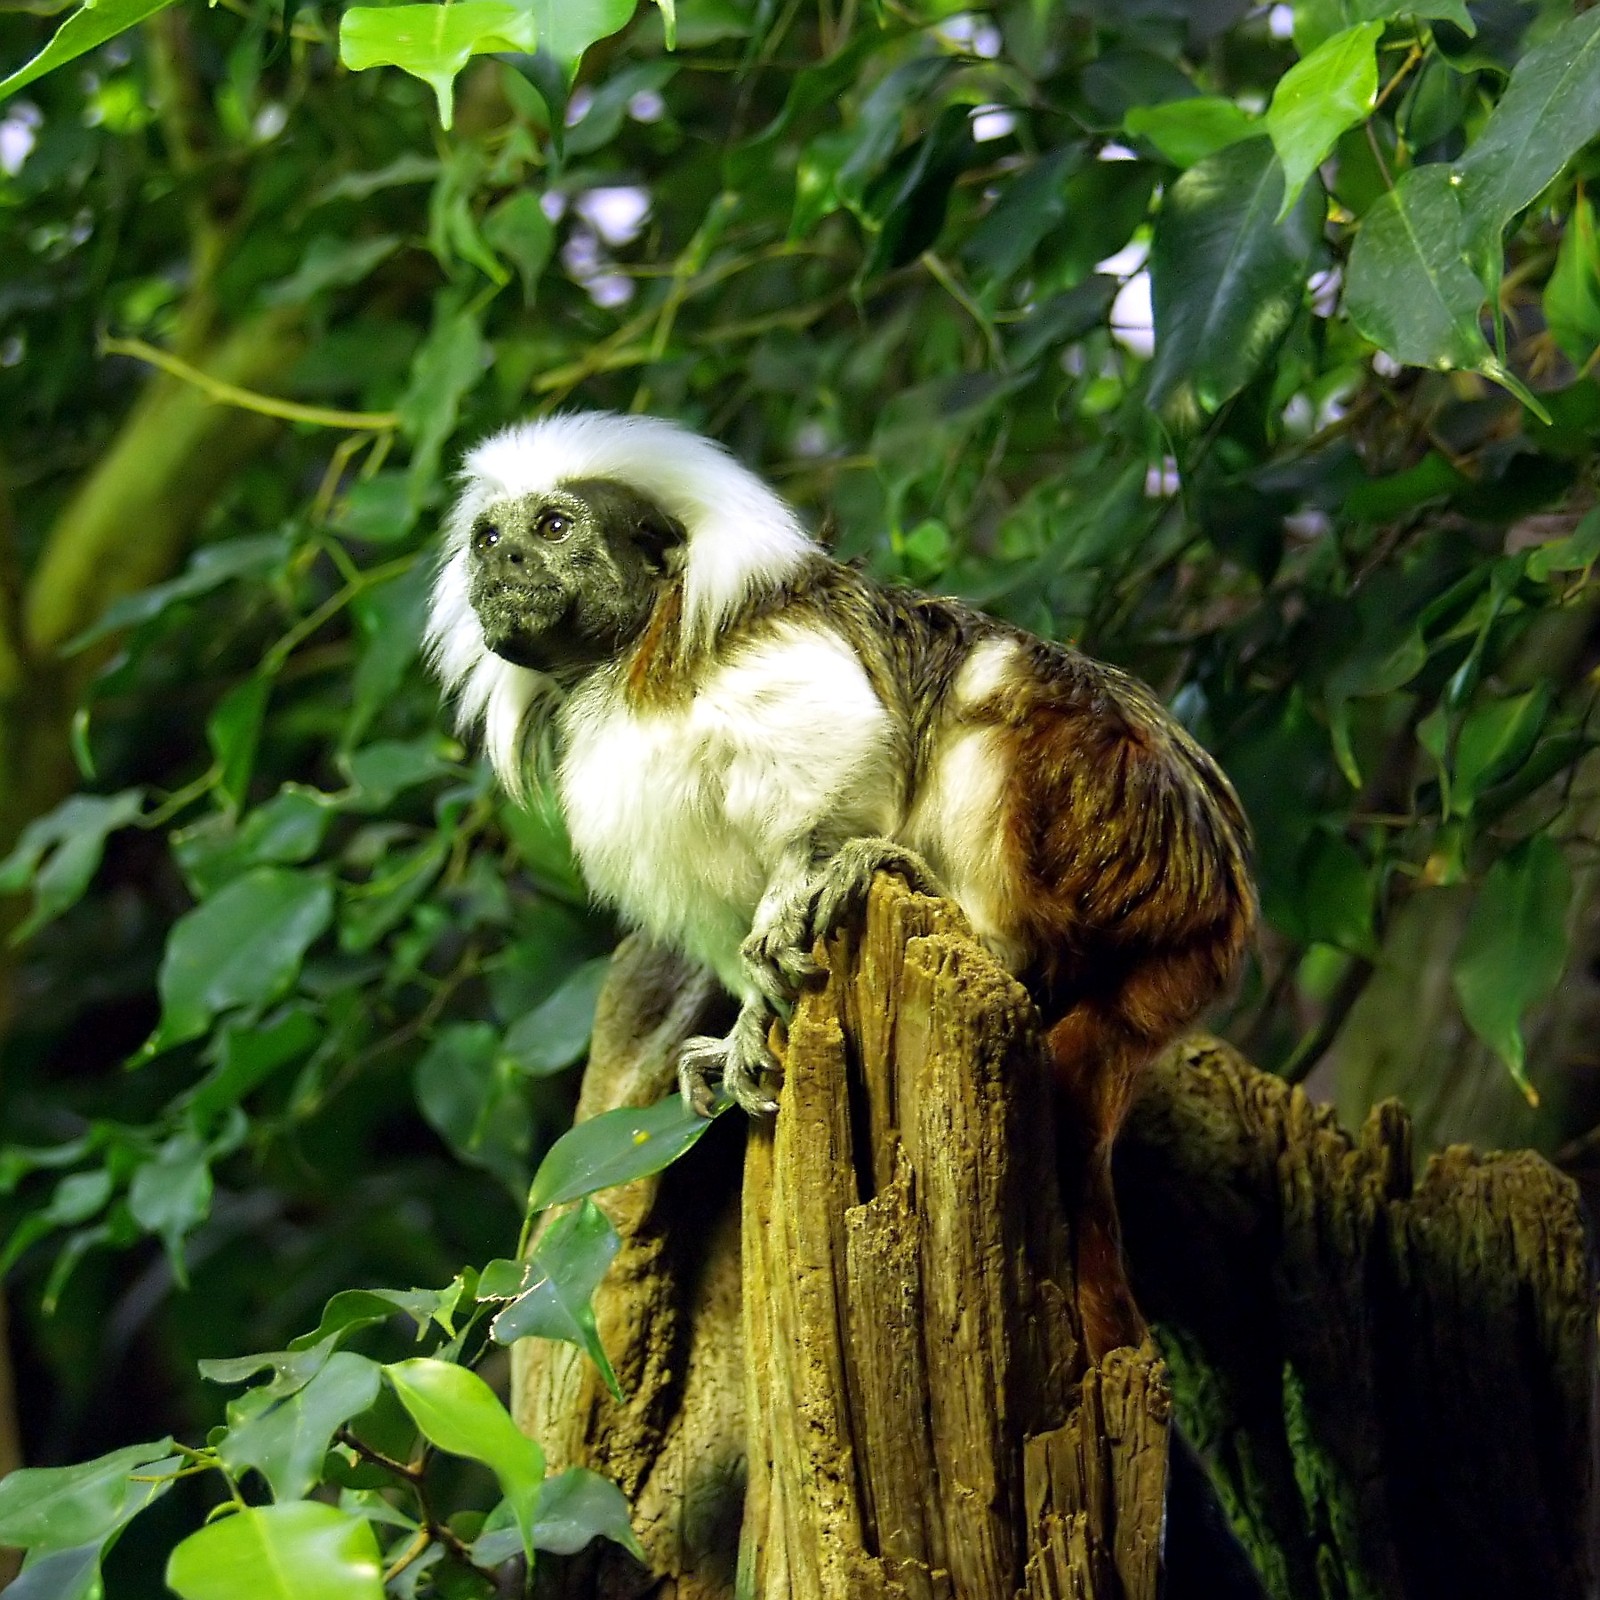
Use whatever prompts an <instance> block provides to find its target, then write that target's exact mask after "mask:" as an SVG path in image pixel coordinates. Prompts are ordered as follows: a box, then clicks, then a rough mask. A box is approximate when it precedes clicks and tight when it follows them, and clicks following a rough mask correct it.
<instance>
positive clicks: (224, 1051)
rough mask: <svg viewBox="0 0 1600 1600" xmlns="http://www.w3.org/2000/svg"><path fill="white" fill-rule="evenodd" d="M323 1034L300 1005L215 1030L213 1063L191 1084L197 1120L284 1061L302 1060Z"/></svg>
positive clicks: (214, 1113)
mask: <svg viewBox="0 0 1600 1600" xmlns="http://www.w3.org/2000/svg"><path fill="white" fill-rule="evenodd" d="M322 1037H323V1030H322V1027H321V1025H320V1023H318V1021H317V1019H316V1018H315V1017H314V1016H313V1015H312V1013H311V1012H310V1011H309V1010H308V1009H307V1008H306V1007H304V1006H289V1007H286V1008H285V1009H284V1010H283V1011H282V1012H281V1013H280V1014H279V1015H278V1016H276V1017H274V1018H273V1019H272V1020H271V1021H268V1022H266V1023H261V1024H257V1023H251V1024H250V1025H248V1026H246V1025H243V1024H238V1025H235V1026H233V1027H225V1028H222V1029H220V1030H219V1031H218V1036H217V1041H216V1044H215V1047H214V1049H215V1060H216V1065H215V1067H213V1068H212V1070H211V1071H210V1072H209V1073H207V1074H206V1076H205V1077H204V1078H202V1079H201V1080H200V1082H199V1083H198V1084H197V1085H196V1086H195V1089H194V1094H193V1097H192V1098H191V1099H190V1101H189V1108H190V1110H191V1112H192V1114H193V1116H194V1118H195V1120H196V1122H197V1123H198V1124H199V1125H200V1126H202V1127H203V1126H205V1125H206V1124H207V1123H209V1122H210V1121H211V1120H212V1119H213V1118H215V1117H218V1116H220V1115H221V1114H222V1113H223V1112H224V1111H226V1110H228V1109H229V1107H231V1106H236V1105H238V1104H239V1102H240V1101H241V1100H243V1099H244V1098H245V1096H246V1095H248V1094H250V1093H251V1092H252V1091H253V1090H254V1089H256V1088H258V1087H259V1086H260V1085H261V1084H263V1083H265V1082H266V1081H267V1079H268V1078H270V1077H272V1076H273V1074H274V1073H276V1072H278V1071H279V1070H280V1069H282V1068H283V1067H286V1066H289V1065H291V1064H292V1063H294V1062H296V1061H300V1060H303V1059H304V1058H305V1057H306V1056H308V1055H309V1054H310V1053H311V1051H312V1050H313V1049H314V1048H315V1047H316V1045H317V1044H318V1043H319V1042H320V1040H321V1039H322Z"/></svg>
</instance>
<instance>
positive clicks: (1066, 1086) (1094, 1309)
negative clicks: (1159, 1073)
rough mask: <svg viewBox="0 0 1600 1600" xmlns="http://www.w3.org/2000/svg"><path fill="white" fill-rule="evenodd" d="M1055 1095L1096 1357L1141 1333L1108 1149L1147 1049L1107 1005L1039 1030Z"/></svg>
mask: <svg viewBox="0 0 1600 1600" xmlns="http://www.w3.org/2000/svg"><path fill="white" fill-rule="evenodd" d="M1047 1042H1048V1045H1049V1049H1050V1054H1051V1057H1052V1058H1053V1060H1054V1063H1055V1069H1056V1082H1057V1085H1058V1088H1059V1091H1060V1099H1061V1178H1062V1187H1063V1191H1064V1194H1063V1199H1064V1201H1065V1204H1066V1206H1067V1210H1068V1214H1069V1216H1070V1217H1071V1219H1072V1225H1073V1230H1074V1238H1075V1243H1076V1256H1077V1269H1078V1310H1079V1315H1080V1316H1081V1318H1082V1321H1083V1331H1084V1338H1085V1340H1086V1342H1087V1344H1088V1347H1089V1356H1090V1359H1091V1360H1093V1361H1099V1360H1100V1359H1101V1357H1102V1356H1104V1355H1105V1354H1106V1353H1107V1352H1108V1351H1110V1350H1115V1349H1118V1348H1119V1347H1120V1346H1122V1345H1138V1344H1139V1343H1141V1342H1142V1341H1143V1339H1144V1335H1145V1322H1144V1318H1143V1317H1142V1316H1141V1315H1140V1314H1139V1308H1138V1306H1137V1305H1135V1304H1134V1299H1133V1291H1132V1290H1131V1289H1130V1288H1129V1286H1128V1272H1127V1266H1126V1263H1125V1262H1124V1260H1123V1255H1122V1228H1121V1225H1120V1223H1119V1222H1118V1220H1117V1200H1116V1195H1115V1193H1114V1192H1113V1190H1112V1185H1111V1149H1112V1145H1113V1144H1114V1143H1115V1142H1116V1137H1117V1131H1118V1129H1120V1128H1121V1126H1122V1120H1123V1118H1124V1117H1125V1116H1126V1115H1127V1112H1128V1107H1129V1105H1131V1104H1132V1101H1133V1092H1134V1088H1135V1086H1136V1084H1137V1082H1138V1076H1139V1071H1140V1069H1141V1068H1142V1067H1143V1066H1144V1063H1145V1061H1146V1059H1147V1058H1148V1057H1149V1055H1150V1053H1151V1047H1150V1045H1149V1043H1148V1042H1147V1041H1145V1040H1142V1039H1140V1038H1138V1037H1137V1035H1136V1034H1135V1033H1134V1032H1133V1031H1132V1030H1131V1029H1129V1028H1128V1026H1127V1025H1126V1023H1124V1022H1123V1021H1122V1020H1121V1018H1120V1017H1118V1016H1117V1014H1116V1013H1115V1011H1112V1010H1109V1009H1108V1008H1105V1007H1102V1006H1098V1005H1095V1004H1093V1003H1091V1002H1087V1001H1085V1002H1080V1003H1079V1004H1078V1005H1076V1006H1074V1007H1073V1008H1072V1009H1071V1010H1070V1011H1069V1012H1067V1014H1066V1015H1065V1016H1064V1017H1062V1018H1061V1020H1060V1021H1059V1022H1057V1023H1056V1024H1055V1026H1054V1027H1052V1028H1051V1029H1050V1032H1049V1034H1048V1035H1047Z"/></svg>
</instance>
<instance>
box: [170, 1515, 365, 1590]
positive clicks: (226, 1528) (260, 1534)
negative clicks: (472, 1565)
mask: <svg viewBox="0 0 1600 1600" xmlns="http://www.w3.org/2000/svg"><path fill="white" fill-rule="evenodd" d="M167 1586H168V1587H169V1588H170V1589H172V1590H173V1591H174V1592H175V1593H176V1594H177V1595H178V1596H179V1600H382V1597H383V1564H382V1561H381V1560H380V1558H379V1555H378V1541H377V1539H376V1538H375V1537H374V1536H373V1532H372V1526H371V1524H370V1523H368V1522H366V1521H365V1520H364V1519H362V1518H361V1517H356V1516H352V1515H351V1514H350V1513H349V1512H347V1511H341V1510H339V1509H338V1508H337V1507H335V1506H328V1505H322V1504H321V1503H319V1502H318V1501H315V1500H295V1501H291V1502H290V1503H289V1504H287V1505H279V1506H262V1507H259V1508H254V1507H253V1508H251V1509H249V1510H245V1511H236V1512H234V1513H233V1515H232V1516H227V1517H224V1518H222V1520H221V1521H219V1522H212V1523H208V1524H207V1525H206V1526H205V1527H204V1528H202V1529H201V1530H200V1531H199V1532H198V1533H192V1534H190V1535H189V1537H188V1538H187V1539H185V1540H184V1541H183V1543H182V1544H180V1545H179V1546H178V1547H177V1549H176V1550H174V1551H173V1552H172V1557H171V1559H170V1560H169V1561H168V1562H167Z"/></svg>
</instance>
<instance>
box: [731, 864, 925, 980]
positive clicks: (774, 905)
mask: <svg viewBox="0 0 1600 1600" xmlns="http://www.w3.org/2000/svg"><path fill="white" fill-rule="evenodd" d="M879 872H892V873H894V874H895V876H896V877H899V878H903V879H904V880H905V882H906V885H907V886H908V887H909V888H911V889H914V890H916V892H917V893H919V894H932V895H942V894H943V893H944V892H945V890H944V886H943V885H942V884H941V883H940V882H939V880H938V878H937V877H936V876H935V875H934V872H933V869H932V868H931V867H930V866H929V865H928V863H927V862H926V861H924V860H923V859H922V857H921V856H919V855H917V854H916V852H915V851H912V850H907V849H906V848H905V847H904V846H903V845H898V844H895V843H893V842H892V841H891V840H888V839H849V840H846V842H845V843H844V844H842V845H840V847H839V848H838V849H837V850H836V851H834V853H833V854H832V855H831V856H828V857H827V858H826V859H825V860H823V861H821V862H820V863H818V864H817V865H816V866H815V867H814V868H813V869H812V870H811V871H810V872H809V873H808V874H807V875H806V876H805V877H804V878H803V879H802V880H801V881H800V882H799V884H798V885H796V886H795V887H793V888H792V889H791V890H790V892H789V893H787V894H783V895H779V896H771V895H769V897H768V900H767V901H766V902H763V905H762V909H761V911H760V912H758V913H757V916H756V925H755V927H754V928H753V929H752V930H751V933H750V937H749V938H748V939H746V940H745V942H744V943H743V944H742V945H741V946H740V947H739V954H740V955H741V956H742V957H743V959H744V965H745V969H746V971H748V972H749V974H750V976H751V979H752V980H753V981H754V982H755V983H756V984H757V986H758V987H759V988H760V989H761V991H762V993H763V994H765V995H766V996H767V997H768V999H770V1000H772V1001H773V1002H774V1003H775V1004H776V1003H778V1002H780V1001H783V1000H790V999H793V997H794V996H795V994H796V993H798V991H799V989H800V985H801V984H802V983H803V982H804V981H805V979H807V978H809V977H811V976H812V975H813V974H814V973H815V972H816V971H817V970H818V969H817V963H816V959H815V957H813V955H812V954H811V951H812V948H813V947H814V946H815V944H816V942H817V940H819V939H826V938H828V937H829V936H830V935H832V934H833V933H835V932H837V931H838V929H839V928H841V927H842V926H844V924H845V923H847V922H850V921H852V920H855V919H857V918H859V917H860V916H861V914H862V912H863V911H864V909H865V908H866V903H867V891H868V890H869V889H871V887H872V880H873V878H874V877H875V876H876V875H877V874H878V873H879Z"/></svg>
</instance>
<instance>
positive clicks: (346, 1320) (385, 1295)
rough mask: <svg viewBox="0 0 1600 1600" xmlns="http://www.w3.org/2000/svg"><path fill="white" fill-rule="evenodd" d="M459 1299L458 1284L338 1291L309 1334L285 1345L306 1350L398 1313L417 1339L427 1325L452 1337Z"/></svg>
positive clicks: (457, 1282)
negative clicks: (434, 1325) (408, 1324)
mask: <svg viewBox="0 0 1600 1600" xmlns="http://www.w3.org/2000/svg"><path fill="white" fill-rule="evenodd" d="M460 1296H461V1280H460V1279H459V1278H457V1279H456V1280H455V1281H454V1282H452V1283H450V1284H447V1285H446V1286H445V1287H444V1288H443V1289H341V1290H340V1291H339V1293H338V1294H336V1295H334V1296H333V1298H332V1299H330V1300H329V1301H328V1303H327V1304H326V1305H325V1306H324V1307H323V1308H322V1320H321V1321H320V1322H319V1323H318V1324H317V1326H316V1328H315V1329H314V1330H313V1331H312V1332H311V1333H303V1334H301V1335H300V1336H299V1337H298V1338H295V1339H291V1340H290V1341H289V1348H290V1349H291V1350H305V1349H310V1348H312V1347H314V1346H316V1345H318V1344H320V1343H321V1342H322V1341H323V1340H324V1339H326V1338H328V1337H329V1336H330V1335H333V1336H336V1337H337V1338H340V1339H342V1338H343V1337H344V1336H345V1335H347V1334H351V1333H356V1332H359V1331H360V1330H361V1329H362V1328H370V1327H373V1326H374V1325H376V1324H377V1323H380V1322H387V1321H388V1320H389V1319H390V1318H391V1317H393V1316H394V1314H395V1313H396V1312H397V1311H399V1312H403V1313H404V1314H405V1315H406V1316H408V1317H410V1318H411V1320H412V1322H413V1323H414V1324H415V1327H416V1332H417V1337H418V1338H421V1336H422V1335H423V1333H424V1332H426V1331H427V1328H428V1326H429V1324H430V1323H433V1324H437V1325H438V1326H439V1327H440V1328H442V1329H443V1330H444V1332H445V1334H446V1335H447V1336H450V1335H453V1334H454V1333H455V1323H454V1315H453V1314H454V1311H455V1306H456V1302H457V1301H458V1300H459V1299H460Z"/></svg>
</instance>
